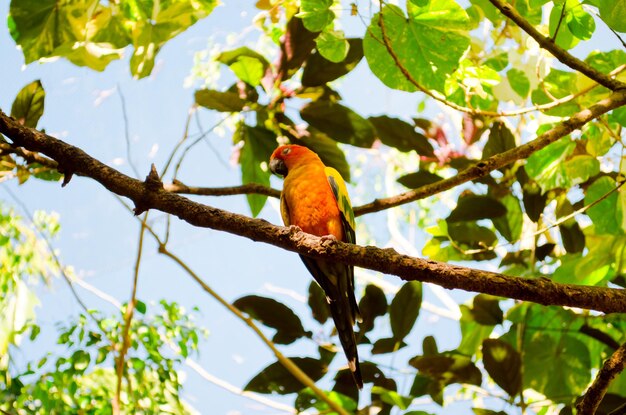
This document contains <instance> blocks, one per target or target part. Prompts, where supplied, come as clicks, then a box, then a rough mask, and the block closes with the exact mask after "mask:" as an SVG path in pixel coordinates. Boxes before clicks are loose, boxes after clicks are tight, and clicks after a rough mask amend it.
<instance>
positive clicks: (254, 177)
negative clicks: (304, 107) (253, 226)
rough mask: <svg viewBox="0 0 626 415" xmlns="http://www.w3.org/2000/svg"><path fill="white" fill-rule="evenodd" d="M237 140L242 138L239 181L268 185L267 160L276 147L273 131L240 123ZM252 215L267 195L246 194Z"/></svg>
mask: <svg viewBox="0 0 626 415" xmlns="http://www.w3.org/2000/svg"><path fill="white" fill-rule="evenodd" d="M237 135H239V137H237V141H238V140H243V142H244V145H243V148H242V149H241V155H240V159H239V162H240V163H241V182H242V183H243V184H248V183H257V184H262V185H264V186H269V185H270V172H269V169H268V167H267V163H268V160H269V158H270V156H271V155H272V152H273V151H274V148H276V136H275V135H274V133H273V132H271V131H269V130H266V129H264V128H260V127H249V126H247V125H245V124H241V125H240V126H239V128H238V131H237ZM246 198H247V199H248V204H249V205H250V211H251V212H252V216H254V217H256V216H257V215H258V214H259V213H260V212H261V210H262V209H263V206H265V202H266V201H267V196H265V195H259V194H249V195H246Z"/></svg>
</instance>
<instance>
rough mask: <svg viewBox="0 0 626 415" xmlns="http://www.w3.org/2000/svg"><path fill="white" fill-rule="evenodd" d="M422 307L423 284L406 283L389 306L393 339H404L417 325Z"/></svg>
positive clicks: (416, 282) (415, 282) (417, 282)
mask: <svg viewBox="0 0 626 415" xmlns="http://www.w3.org/2000/svg"><path fill="white" fill-rule="evenodd" d="M421 306H422V283H421V282H419V281H409V282H406V283H404V285H403V286H402V287H401V288H400V290H399V291H398V293H397V294H396V296H395V297H393V300H392V301H391V305H390V306H389V319H390V320H391V331H392V332H393V337H394V338H395V339H396V340H397V341H400V340H402V339H404V338H405V337H406V336H407V335H408V334H409V332H410V331H411V329H412V328H413V325H414V324H415V321H416V320H417V316H418V315H419V312H420V307H421Z"/></svg>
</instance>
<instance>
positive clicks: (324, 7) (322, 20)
mask: <svg viewBox="0 0 626 415" xmlns="http://www.w3.org/2000/svg"><path fill="white" fill-rule="evenodd" d="M332 5H333V0H302V1H301V2H300V13H298V14H297V15H296V16H297V17H299V18H300V19H302V22H303V23H304V27H306V28H307V30H309V31H311V32H321V31H322V30H324V28H325V27H326V26H328V25H330V24H331V23H332V22H333V20H335V13H333V12H332V10H330V6H332Z"/></svg>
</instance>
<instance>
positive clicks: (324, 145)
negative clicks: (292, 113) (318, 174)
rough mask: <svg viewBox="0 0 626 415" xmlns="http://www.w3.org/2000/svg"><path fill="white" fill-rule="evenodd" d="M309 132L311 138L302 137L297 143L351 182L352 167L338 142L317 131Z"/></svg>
mask: <svg viewBox="0 0 626 415" xmlns="http://www.w3.org/2000/svg"><path fill="white" fill-rule="evenodd" d="M309 132H310V135H309V136H303V137H301V138H300V140H298V142H297V143H298V144H302V145H304V146H305V147H308V148H310V149H311V150H313V151H314V152H315V153H316V154H317V155H318V156H319V157H320V159H321V160H322V162H323V163H324V164H325V165H326V166H329V167H333V168H334V169H336V170H337V171H338V172H339V174H341V177H343V179H344V180H345V181H347V182H349V181H350V165H349V164H348V161H347V160H346V155H345V154H344V153H343V151H342V150H341V149H340V148H339V146H338V145H337V142H336V141H334V140H331V139H330V138H328V136H327V135H326V134H324V133H321V132H319V131H317V130H310V131H309Z"/></svg>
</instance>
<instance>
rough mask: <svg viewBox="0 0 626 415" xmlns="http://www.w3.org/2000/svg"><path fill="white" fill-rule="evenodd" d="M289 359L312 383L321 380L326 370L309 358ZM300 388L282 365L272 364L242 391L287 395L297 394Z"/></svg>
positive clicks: (324, 366) (301, 386)
mask: <svg viewBox="0 0 626 415" xmlns="http://www.w3.org/2000/svg"><path fill="white" fill-rule="evenodd" d="M290 359H291V360H292V361H293V363H295V364H296V366H298V367H299V368H300V369H302V371H303V372H304V373H306V374H307V375H308V376H309V377H310V378H311V379H313V381H318V380H319V379H321V378H322V376H324V374H326V371H327V370H328V368H327V367H326V365H324V364H323V363H322V362H320V361H319V360H317V359H313V358H310V357H291V358H290ZM302 388H304V385H303V384H302V383H300V381H299V380H298V379H296V378H295V377H294V376H293V375H292V374H291V373H290V372H289V371H288V370H287V369H285V367H284V366H283V365H282V363H280V362H274V363H272V364H271V365H269V366H267V367H266V368H265V369H263V370H261V371H260V372H259V374H258V375H256V376H255V377H254V378H252V380H250V382H248V384H247V385H246V386H245V387H244V390H247V391H251V392H258V393H278V394H280V395H287V394H290V393H294V392H298V391H299V390H301V389H302Z"/></svg>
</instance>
